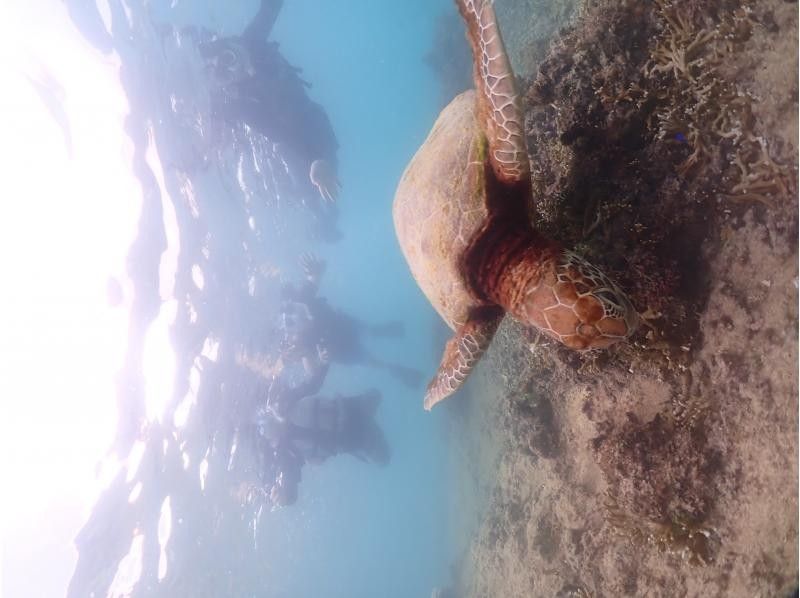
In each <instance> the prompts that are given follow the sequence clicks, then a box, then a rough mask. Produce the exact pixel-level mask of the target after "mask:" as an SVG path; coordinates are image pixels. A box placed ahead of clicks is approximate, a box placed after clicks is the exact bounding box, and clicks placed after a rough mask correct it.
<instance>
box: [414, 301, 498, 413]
mask: <svg viewBox="0 0 800 598" xmlns="http://www.w3.org/2000/svg"><path fill="white" fill-rule="evenodd" d="M503 313H504V312H503V309H502V308H499V307H494V306H492V307H483V308H479V309H476V310H475V311H474V312H473V314H472V315H471V316H470V317H469V319H468V320H467V321H466V322H465V323H464V325H463V326H460V327H459V328H458V330H456V333H455V335H454V336H453V338H451V339H450V340H449V341H447V345H446V346H445V348H444V355H443V356H442V363H441V364H440V365H439V369H438V371H437V372H436V375H435V376H434V378H433V380H431V382H430V384H428V390H427V392H426V393H425V403H424V406H425V410H426V411H430V409H431V407H433V406H434V405H435V404H436V403H438V402H439V401H441V400H443V399H446V398H447V397H449V396H450V395H451V394H453V393H454V392H455V391H456V390H458V389H459V387H460V386H461V385H462V384H463V383H464V381H465V380H466V379H467V376H469V374H470V373H471V372H472V368H473V367H475V364H477V363H478V361H479V360H480V358H481V356H482V355H483V352H484V351H486V348H487V347H488V346H489V343H491V342H492V338H493V337H494V333H495V332H496V331H497V327H498V326H499V325H500V321H501V320H502V319H503Z"/></svg>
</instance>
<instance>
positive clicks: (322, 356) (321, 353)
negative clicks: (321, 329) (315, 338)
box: [317, 339, 330, 365]
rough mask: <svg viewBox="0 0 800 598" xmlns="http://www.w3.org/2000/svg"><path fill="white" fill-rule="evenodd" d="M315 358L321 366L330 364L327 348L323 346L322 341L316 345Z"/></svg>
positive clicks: (323, 342)
mask: <svg viewBox="0 0 800 598" xmlns="http://www.w3.org/2000/svg"><path fill="white" fill-rule="evenodd" d="M317 357H318V358H319V362H320V363H321V364H322V365H328V363H330V354H329V353H328V348H327V347H326V346H325V341H324V339H323V340H320V342H319V343H317Z"/></svg>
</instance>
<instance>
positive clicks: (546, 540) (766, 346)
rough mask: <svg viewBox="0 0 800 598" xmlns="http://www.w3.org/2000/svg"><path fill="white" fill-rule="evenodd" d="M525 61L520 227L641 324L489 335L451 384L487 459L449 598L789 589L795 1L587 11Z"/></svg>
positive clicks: (592, 4) (792, 553)
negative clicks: (572, 255)
mask: <svg viewBox="0 0 800 598" xmlns="http://www.w3.org/2000/svg"><path fill="white" fill-rule="evenodd" d="M508 4H509V5H510V6H509V8H508V9H507V10H509V11H510V12H514V8H513V6H511V5H513V4H514V3H513V2H509V3H508ZM497 10H498V12H499V13H500V17H501V20H502V17H503V14H502V13H503V11H504V10H506V9H505V8H504V6H503V3H500V2H498V6H497ZM515 14H516V13H515ZM530 19H531V20H532V21H533V20H535V19H536V15H530ZM517 28H519V26H517ZM520 43H522V42H520ZM509 51H510V52H511V53H512V54H513V52H514V51H515V49H514V48H509ZM533 62H538V64H539V69H538V71H537V72H530V73H524V72H522V73H519V74H520V75H521V88H522V89H523V90H524V93H525V99H526V110H527V121H526V133H527V136H528V148H529V153H530V159H531V168H532V176H533V184H534V189H535V193H534V198H535V205H534V206H533V210H532V213H531V214H530V216H531V219H532V220H533V222H534V224H535V225H536V226H537V227H539V228H541V229H542V230H544V231H546V233H547V234H549V235H551V236H552V237H554V238H556V239H558V240H560V241H562V242H563V243H564V244H565V245H567V246H571V247H575V248H576V249H577V250H578V251H579V252H580V253H582V254H584V255H585V256H586V257H587V258H588V259H589V260H590V261H592V262H593V263H597V264H598V265H601V266H602V267H603V268H604V269H605V270H606V271H607V272H609V273H610V274H611V275H612V277H613V278H614V279H616V280H618V281H620V282H621V283H622V285H623V286H624V288H625V289H626V290H627V291H628V292H629V294H630V297H631V299H632V300H633V302H634V304H635V306H636V308H637V309H638V310H639V312H640V313H641V315H642V317H643V319H644V320H645V324H646V325H645V326H642V327H641V329H640V331H639V332H638V333H637V335H636V336H635V337H634V338H633V340H632V342H631V343H629V344H627V345H623V346H620V347H618V348H615V349H613V350H611V351H609V352H605V353H600V354H592V353H589V354H575V353H572V352H570V351H568V350H564V349H562V348H561V347H559V346H557V345H556V344H555V343H553V342H550V341H548V340H547V339H545V338H544V337H541V336H537V335H536V334H535V333H528V332H525V331H524V330H522V328H521V327H519V326H517V325H515V324H514V323H513V322H508V321H507V322H505V323H504V324H503V325H502V326H501V328H500V330H499V332H498V335H497V337H496V339H495V344H494V345H493V347H492V348H491V349H490V351H489V352H488V353H487V355H486V357H485V360H486V362H487V363H486V364H484V366H483V367H482V368H480V370H479V378H478V380H476V381H475V383H474V384H473V385H472V388H471V392H472V393H473V394H474V395H476V396H475V397H474V398H475V399H480V400H486V398H487V397H488V398H489V400H490V402H491V405H492V409H493V410H494V412H495V413H496V415H495V417H496V419H497V424H496V425H497V426H499V428H500V432H494V433H493V440H495V441H498V442H500V444H501V445H502V448H501V451H500V457H499V458H498V463H497V466H496V468H492V469H491V470H490V471H486V472H484V473H483V475H484V478H489V477H490V478H491V480H492V481H493V482H494V489H493V491H492V494H491V499H490V501H489V506H488V510H487V513H486V518H485V520H484V523H483V525H482V526H481V528H480V530H479V532H478V534H477V536H476V537H475V538H474V540H473V542H472V545H471V549H470V551H469V554H468V556H467V557H466V560H465V563H464V565H463V566H462V567H461V568H460V570H461V571H462V575H461V577H462V579H461V585H462V590H463V592H464V595H470V596H644V595H646V596H785V595H790V594H791V592H792V591H794V589H795V588H796V587H797V566H798V546H797V533H798V528H797V509H798V501H797V481H798V472H797V448H798V443H797V409H798V404H797V396H798V384H797V380H798V372H797V357H798V353H797V324H798V320H797V286H798V282H797V281H798V279H797V276H798V272H797V233H798V226H797V221H798V211H797V168H796V164H797V110H798V105H797V100H798V84H797V7H796V4H794V3H787V2H782V1H778V0H771V1H765V2H758V3H756V2H752V1H750V0H708V1H702V2H701V1H699V0H683V1H681V0H674V1H666V0H656V1H653V2H634V1H615V2H612V1H611V0H587V1H586V2H584V3H583V4H582V5H581V6H580V7H579V9H578V10H577V15H576V17H575V19H574V20H573V22H572V24H571V25H570V26H569V27H567V28H565V29H563V30H562V31H561V32H560V34H559V35H558V36H556V37H555V38H554V39H553V41H552V43H551V45H550V47H549V49H548V50H547V51H546V54H545V55H543V56H541V57H539V58H538V60H536V61H533ZM520 347H522V349H521V348H520ZM477 395H481V396H477ZM473 403H474V401H473ZM487 409H488V408H487ZM484 429H485V426H484ZM488 434H489V433H488V432H484V433H483V434H482V436H480V437H478V438H470V439H469V440H465V442H476V443H480V442H481V441H488V439H487V435H488ZM497 437H499V440H498V439H497ZM512 507H513V508H512Z"/></svg>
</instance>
